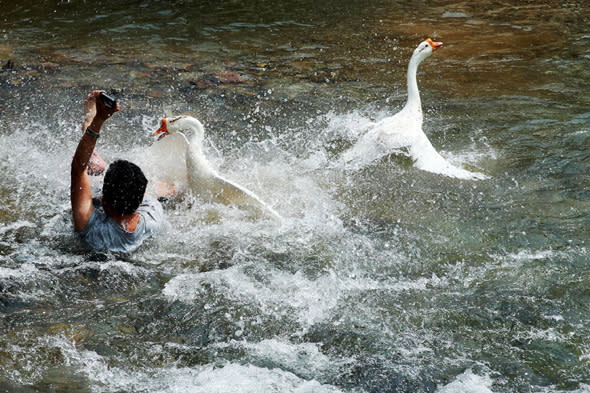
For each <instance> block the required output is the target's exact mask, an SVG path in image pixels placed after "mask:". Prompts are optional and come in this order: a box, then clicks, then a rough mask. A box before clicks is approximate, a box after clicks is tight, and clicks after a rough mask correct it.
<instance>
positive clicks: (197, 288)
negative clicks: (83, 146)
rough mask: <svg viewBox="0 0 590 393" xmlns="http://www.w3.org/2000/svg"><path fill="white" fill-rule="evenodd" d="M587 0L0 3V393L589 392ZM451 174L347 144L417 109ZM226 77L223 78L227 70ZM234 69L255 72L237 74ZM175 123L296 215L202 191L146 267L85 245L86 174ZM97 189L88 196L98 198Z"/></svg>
mask: <svg viewBox="0 0 590 393" xmlns="http://www.w3.org/2000/svg"><path fill="white" fill-rule="evenodd" d="M588 15H590V6H589V5H588V4H587V3H586V2H582V1H578V2H546V3H538V2H524V1H522V2H513V1H484V2H477V3H473V4H471V3H469V2H458V1H437V2H430V3H428V2H408V1H384V0H378V1H370V2H358V1H355V2H353V1H328V2H311V1H307V0H305V1H304V0H301V1H287V2H272V1H246V2H238V1H221V2H196V1H171V2H159V1H133V2H114V1H96V2H88V1H86V2H82V1H73V0H72V1H41V2H33V1H24V2H23V1H21V2H18V4H17V3H15V2H6V1H0V37H2V40H1V41H0V64H1V65H3V68H2V71H0V198H1V201H2V203H1V204H0V315H1V319H0V331H1V332H2V334H0V388H1V389H0V390H3V391H22V392H29V391H31V392H35V391H42V392H46V391H47V392H49V391H68V392H170V391H179V392H238V391H239V392H337V391H341V392H441V393H442V392H489V391H492V392H554V391H560V392H587V391H589V390H590V372H589V371H588V370H589V369H590V346H589V344H588V343H589V342H590V330H589V326H590V324H589V322H590V321H589V315H590V307H589V306H588V304H589V301H590V291H589V290H588V288H589V287H590V270H589V268H588V263H589V262H590V256H589V254H590V252H589V251H588V250H589V248H588V247H589V246H588V238H589V227H590V225H589V224H590V216H589V213H588V212H589V211H590V192H589V189H590V175H589V174H590V153H589V152H588V145H589V142H590V110H589V107H590V95H589V94H588V93H587V92H588V91H590V68H589V67H588V64H590V63H589V62H590V49H589V48H590V45H589V44H590V33H589V31H590V29H589V27H590V19H589V16H588ZM426 37H432V38H433V39H435V40H439V41H443V42H444V47H443V48H442V49H440V50H439V51H437V52H436V53H435V54H434V55H433V56H431V57H430V58H428V59H427V60H426V61H424V63H423V64H422V65H421V66H420V69H419V72H418V85H419V87H420V94H421V99H422V105H423V110H424V127H423V128H424V131H425V133H426V134H427V135H428V137H429V139H430V141H431V142H432V144H433V146H434V147H435V148H436V149H437V150H438V151H439V152H440V153H441V154H442V155H443V156H444V157H445V158H446V159H447V160H448V161H450V162H452V163H453V164H455V165H457V166H461V167H464V168H467V169H469V170H472V171H474V172H482V173H485V174H486V175H487V176H489V178H488V179H486V180H481V181H473V180H460V179H454V178H452V177H448V176H444V175H439V174H433V173H429V172H425V171H421V170H419V169H417V168H415V167H413V166H412V162H411V160H410V159H409V158H407V157H405V156H403V155H402V156H400V155H395V154H392V155H388V156H386V157H383V158H382V159H380V160H378V161H376V162H374V163H372V164H370V165H367V166H365V167H363V168H357V169H351V168H348V167H344V166H341V165H339V164H338V157H339V156H340V154H341V153H342V152H343V151H345V150H346V149H347V148H348V147H350V146H351V145H353V144H354V142H355V141H356V140H357V139H358V137H359V132H360V130H362V129H364V127H365V126H366V125H367V124H369V123H370V122H372V121H375V120H379V119H382V118H384V117H387V116H391V115H393V114H394V113H396V112H397V111H398V110H399V109H401V107H402V106H403V104H404V103H405V99H406V90H405V88H406V86H405V74H406V68H407V63H408V60H409V58H410V56H411V54H412V51H413V49H414V48H415V47H416V46H417V45H418V44H419V43H420V42H421V41H422V40H423V39H425V38H426ZM213 74H215V75H216V76H212V75H213ZM236 74H237V75H238V76H239V83H229V81H226V82H227V83H224V82H223V80H222V79H223V78H224V77H228V75H232V76H233V75H236ZM93 88H104V89H106V90H107V91H109V92H110V93H111V94H113V95H115V96H117V97H118V98H119V100H120V102H121V105H122V111H121V112H120V113H118V114H117V115H116V116H114V117H113V118H112V119H111V120H110V121H109V122H110V123H109V124H107V127H106V130H105V133H104V136H103V137H101V139H100V142H99V146H98V149H99V151H100V153H101V154H102V155H103V156H104V157H105V159H107V160H109V161H110V160H112V159H114V158H117V157H130V158H132V159H140V158H145V157H143V156H144V153H145V149H146V148H147V147H148V146H149V145H150V144H151V143H152V141H153V140H152V137H151V133H152V132H153V131H154V130H155V129H156V128H158V123H159V119H160V118H161V117H162V116H164V115H171V114H181V113H190V114H191V115H193V116H195V117H198V118H199V119H200V120H201V121H202V122H203V124H204V125H205V127H206V130H207V138H206V139H207V147H208V150H207V152H208V154H209V156H210V158H211V161H212V162H213V164H214V166H215V167H216V168H218V170H219V171H220V172H222V173H223V174H225V175H227V176H228V177H229V178H231V179H234V180H236V181H238V182H239V183H241V184H243V185H245V186H247V187H248V188H250V189H251V190H253V191H254V192H256V193H257V194H258V195H260V196H261V197H262V198H263V199H264V200H265V201H267V202H268V203H269V204H270V205H271V206H272V207H273V208H274V209H275V210H277V211H278V212H280V213H281V215H282V216H283V217H284V222H283V223H282V224H281V225H279V226H276V225H275V224H273V223H271V222H269V221H267V220H264V219H263V220H251V219H249V218H248V217H246V216H245V215H244V214H243V212H242V211H240V210H239V209H236V208H233V207H231V206H230V207H227V206H220V205H215V204H206V203H203V202H202V201H199V200H191V199H190V198H187V199H186V200H183V201H181V202H179V203H178V204H176V205H173V206H171V207H170V208H169V209H168V210H167V215H168V223H169V224H168V226H167V228H166V230H165V231H164V232H163V233H162V234H161V236H159V237H158V238H157V239H155V240H154V241H152V242H150V243H149V244H147V245H145V246H144V247H142V248H141V249H140V250H139V251H137V252H136V253H134V254H133V255H130V256H125V257H121V256H115V255H102V254H99V253H92V252H88V251H87V250H85V249H84V248H83V247H82V246H81V245H80V243H79V242H78V239H77V238H76V237H75V235H74V234H73V229H72V225H71V219H70V215H71V211H70V207H69V203H70V202H69V195H68V192H69V165H70V160H71V157H72V154H73V152H74V150H75V147H76V144H77V142H78V138H79V135H80V124H81V120H82V102H83V99H84V97H85V96H86V94H87V92H88V91H89V90H91V89H93ZM99 184H100V181H97V183H96V187H99Z"/></svg>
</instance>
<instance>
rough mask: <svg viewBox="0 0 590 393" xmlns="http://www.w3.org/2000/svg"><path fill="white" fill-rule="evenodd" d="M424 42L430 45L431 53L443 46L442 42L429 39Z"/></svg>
mask: <svg viewBox="0 0 590 393" xmlns="http://www.w3.org/2000/svg"><path fill="white" fill-rule="evenodd" d="M426 42H428V43H429V44H430V46H431V47H432V50H433V51H435V50H437V49H438V48H440V47H441V46H442V45H443V43H442V42H436V41H432V40H431V39H430V38H427V39H426Z"/></svg>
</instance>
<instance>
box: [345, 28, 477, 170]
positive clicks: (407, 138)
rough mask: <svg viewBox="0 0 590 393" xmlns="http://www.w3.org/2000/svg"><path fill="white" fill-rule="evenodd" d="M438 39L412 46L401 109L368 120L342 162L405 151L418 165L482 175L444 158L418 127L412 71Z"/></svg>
mask: <svg viewBox="0 0 590 393" xmlns="http://www.w3.org/2000/svg"><path fill="white" fill-rule="evenodd" d="M442 45H443V44H442V42H435V41H433V40H431V39H430V38H428V39H426V40H425V41H423V42H421V43H420V45H418V47H417V48H416V49H415V50H414V53H413V55H412V57H411V59H410V63H409V65H408V74H407V83H408V98H407V102H406V104H405V106H404V107H403V108H402V110H401V111H399V112H398V113H396V114H395V115H393V116H390V117H387V118H385V119H382V120H381V121H379V122H377V123H374V124H372V125H371V126H369V127H368V130H367V131H366V133H365V134H363V135H362V136H361V137H360V138H359V140H358V141H357V142H356V143H355V144H354V145H353V146H352V147H351V148H350V149H349V150H347V151H345V152H344V153H343V154H342V157H341V160H342V161H343V163H345V164H346V165H353V166H364V165H367V164H369V163H370V162H372V161H374V160H376V159H378V158H381V157H383V156H384V155H387V154H392V153H402V154H406V155H409V156H410V157H411V158H412V160H413V162H414V166H416V167H417V168H419V169H422V170H425V171H429V172H433V173H439V174H444V175H447V176H451V177H457V178H463V179H483V178H485V177H486V176H485V175H483V174H481V173H474V172H470V171H467V170H465V169H463V168H458V167H455V166H453V165H451V164H450V163H449V162H447V161H446V160H445V159H444V158H443V157H442V156H441V155H440V154H439V153H438V152H437V151H436V149H435V148H434V147H433V146H432V144H431V143H430V141H429V140H428V137H427V136H426V134H425V133H424V131H423V130H422V121H423V115H422V102H421V101H420V91H419V90H418V82H417V80H416V74H417V72H418V66H419V65H420V63H422V61H424V60H425V59H426V58H428V57H429V56H430V55H432V53H434V52H435V51H436V50H438V49H439V48H440V47H442Z"/></svg>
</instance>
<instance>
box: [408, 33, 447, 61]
mask: <svg viewBox="0 0 590 393" xmlns="http://www.w3.org/2000/svg"><path fill="white" fill-rule="evenodd" d="M442 45H443V43H442V42H435V41H432V40H431V39H430V38H427V39H426V40H424V41H422V42H421V43H420V45H418V47H417V48H416V49H414V54H413V55H412V59H415V60H416V61H417V62H418V63H420V62H421V61H422V60H424V59H426V58H427V57H428V56H430V55H431V54H432V53H433V52H434V51H435V50H437V49H438V48H440V47H441V46H442Z"/></svg>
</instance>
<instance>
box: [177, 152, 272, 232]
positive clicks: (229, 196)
mask: <svg viewBox="0 0 590 393" xmlns="http://www.w3.org/2000/svg"><path fill="white" fill-rule="evenodd" d="M192 158H193V157H192V155H191V154H189V155H187V161H186V167H187V172H188V183H189V185H190V189H191V191H192V192H193V193H194V194H195V195H197V196H199V197H200V198H202V199H203V200H205V201H210V202H218V203H223V204H225V205H236V206H238V207H241V208H247V209H249V210H252V211H255V212H256V213H258V214H260V213H262V214H267V215H269V216H271V217H273V218H275V219H278V220H280V219H281V217H280V215H279V214H278V213H277V212H276V211H274V210H273V209H272V208H271V207H270V206H268V205H267V204H266V203H264V202H263V201H262V199H260V198H259V197H258V196H257V195H256V194H254V193H253V192H252V191H250V190H248V189H247V188H245V187H243V186H241V185H239V184H237V183H235V182H233V181H231V180H228V179H225V178H223V177H222V176H220V175H218V174H217V173H215V172H214V171H212V170H210V169H209V168H207V169H206V170H203V168H202V167H199V166H198V165H197V163H196V162H195V160H194V159H192Z"/></svg>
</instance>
